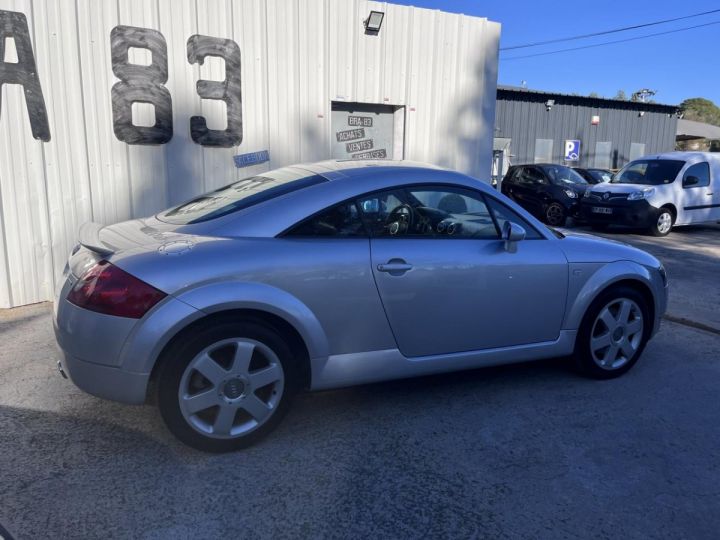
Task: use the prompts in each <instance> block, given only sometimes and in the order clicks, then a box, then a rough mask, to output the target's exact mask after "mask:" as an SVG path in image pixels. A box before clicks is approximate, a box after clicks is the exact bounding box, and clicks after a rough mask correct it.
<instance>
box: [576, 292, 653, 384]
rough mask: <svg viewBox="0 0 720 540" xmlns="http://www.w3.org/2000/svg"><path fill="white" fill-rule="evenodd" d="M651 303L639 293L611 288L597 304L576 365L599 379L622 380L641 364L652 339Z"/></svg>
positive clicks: (578, 348) (592, 307) (587, 319)
mask: <svg viewBox="0 0 720 540" xmlns="http://www.w3.org/2000/svg"><path fill="white" fill-rule="evenodd" d="M651 325H652V321H651V320H650V310H649V307H648V305H647V301H646V300H645V298H644V297H643V295H642V294H640V293H639V292H638V291H637V290H635V289H633V288H631V287H627V286H620V287H614V288H611V289H609V290H607V291H605V292H603V293H601V294H600V296H598V298H596V299H595V301H593V303H592V304H591V305H590V308H589V309H588V311H587V313H586V314H585V317H584V318H583V322H582V325H581V327H580V331H579V332H578V336H577V341H576V343H575V362H576V365H577V367H578V369H579V370H580V371H581V372H582V373H583V374H585V375H587V376H589V377H592V378H595V379H612V378H614V377H619V376H620V375H622V374H623V373H626V372H627V371H629V370H630V368H632V367H633V366H634V365H635V363H637V361H638V358H640V355H641V354H642V351H643V349H644V348H645V345H646V344H647V341H648V339H649V337H650V329H651Z"/></svg>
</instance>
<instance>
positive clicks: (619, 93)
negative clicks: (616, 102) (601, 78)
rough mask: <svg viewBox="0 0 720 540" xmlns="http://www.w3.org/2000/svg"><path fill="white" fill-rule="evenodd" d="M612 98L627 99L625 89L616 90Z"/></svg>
mask: <svg viewBox="0 0 720 540" xmlns="http://www.w3.org/2000/svg"><path fill="white" fill-rule="evenodd" d="M613 99H620V100H622V101H627V94H626V93H625V90H618V91H617V94H615V97H614V98H613Z"/></svg>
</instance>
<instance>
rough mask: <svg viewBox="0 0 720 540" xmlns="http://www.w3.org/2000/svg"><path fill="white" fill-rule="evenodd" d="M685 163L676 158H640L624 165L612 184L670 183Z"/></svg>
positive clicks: (657, 184) (647, 184)
mask: <svg viewBox="0 0 720 540" xmlns="http://www.w3.org/2000/svg"><path fill="white" fill-rule="evenodd" d="M683 165H685V162H684V161H680V160H676V159H641V160H638V161H632V162H630V163H628V164H627V165H625V167H623V168H622V169H621V170H620V172H619V173H617V174H616V175H615V176H614V177H613V179H612V180H610V182H611V183H613V184H641V185H645V186H659V185H661V184H670V183H672V182H673V180H675V177H676V176H677V174H678V173H679V172H680V169H682V167H683Z"/></svg>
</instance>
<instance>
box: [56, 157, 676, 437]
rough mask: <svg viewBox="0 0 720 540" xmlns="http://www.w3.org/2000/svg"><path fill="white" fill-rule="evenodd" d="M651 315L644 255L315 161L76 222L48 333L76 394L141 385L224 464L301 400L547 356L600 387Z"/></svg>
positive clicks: (406, 169) (652, 322)
mask: <svg viewBox="0 0 720 540" xmlns="http://www.w3.org/2000/svg"><path fill="white" fill-rule="evenodd" d="M666 302H667V281H666V275H665V270H664V269H663V267H662V265H661V264H660V263H659V262H658V260H657V259H655V258H654V257H652V256H651V255H649V254H647V253H645V252H643V251H641V250H638V249H635V248H632V247H630V246H626V245H623V244H620V243H617V242H609V241H606V240H603V239H600V238H596V237H594V236H592V235H582V234H576V235H568V236H565V235H563V234H561V233H559V232H555V231H553V230H551V229H548V228H547V227H545V226H544V225H543V224H542V223H540V222H539V221H538V220H536V219H535V218H533V217H532V216H531V215H530V214H528V213H527V212H525V211H524V210H523V209H522V208H520V207H519V206H517V205H516V204H515V203H513V202H512V201H510V200H509V199H507V198H506V197H504V196H503V195H501V194H499V193H497V192H496V191H495V190H493V189H492V188H491V187H490V186H489V185H487V184H485V183H483V182H479V181H477V180H475V179H473V178H470V177H468V176H465V175H463V174H460V173H457V172H452V171H447V170H442V169H433V168H428V167H425V166H420V165H414V164H411V163H407V162H399V163H397V164H393V163H392V162H386V161H384V162H324V163H318V164H313V165H298V166H294V167H286V168H283V169H278V170H275V171H271V172H267V173H262V174H260V175H258V176H255V177H252V178H248V179H245V180H241V181H238V182H235V183H233V184H230V185H229V186H226V187H224V188H221V189H218V190H217V191H213V192H211V193H208V194H206V195H203V196H200V197H197V198H195V199H193V200H191V201H189V202H186V203H183V204H181V205H179V206H176V207H174V208H171V209H169V210H166V211H164V212H161V213H159V214H158V215H156V216H154V217H150V218H146V219H135V220H132V221H127V222H124V223H118V224H116V225H110V226H107V227H102V226H100V225H97V224H92V223H90V224H86V225H84V226H83V227H82V228H81V231H80V244H79V245H78V246H77V247H76V248H75V249H74V250H73V251H72V255H71V256H70V259H69V262H68V265H67V267H66V269H65V273H64V283H63V284H62V286H61V287H60V290H59V292H58V295H57V298H56V302H55V315H54V325H55V333H56V336H57V341H58V343H59V345H60V348H61V350H62V353H63V354H62V355H61V360H60V362H59V368H60V371H61V373H64V374H66V375H68V376H69V377H70V378H71V379H72V381H73V382H74V383H75V384H76V385H77V386H78V387H80V388H81V389H83V390H85V391H86V392H89V393H91V394H94V395H96V396H99V397H102V398H107V399H112V400H117V401H121V402H125V403H143V402H144V401H145V400H146V396H147V394H148V392H149V390H148V389H149V388H156V389H157V390H156V391H157V402H158V404H159V408H160V412H161V415H162V418H163V419H164V421H165V423H166V424H167V426H168V428H169V429H170V431H171V432H172V433H174V434H175V435H176V436H177V437H178V438H179V439H180V440H182V441H184V442H185V443H187V444H189V445H191V446H193V447H195V448H199V449H202V450H208V451H226V450H232V449H236V448H240V447H244V446H247V445H248V444H251V443H253V442H254V441H256V440H258V439H259V438H260V437H262V436H264V435H266V434H267V433H268V432H269V431H270V430H272V429H273V427H275V426H276V425H277V424H278V422H280V420H281V418H282V416H283V415H284V414H285V413H286V412H287V410H288V408H289V407H290V403H291V400H292V397H293V395H294V394H295V393H296V392H297V391H298V390H300V389H303V388H305V389H310V390H321V389H327V388H337V387H342V386H349V385H355V384H362V383H369V382H373V381H383V380H387V379H396V378H402V377H412V376H417V375H427V374H431V373H439V372H445V371H453V370H462V369H468V368H477V367H481V366H489V365H497V364H505V363H511V362H519V361H525V360H535V359H540V358H548V357H563V356H566V355H574V359H575V363H576V366H577V367H578V368H579V369H580V370H581V371H582V372H583V373H585V374H586V375H588V376H591V377H595V378H599V379H608V378H612V377H617V376H619V375H621V374H623V373H625V372H626V371H628V370H629V369H630V368H631V367H632V366H633V365H634V364H635V363H636V362H637V360H638V358H639V357H640V354H641V353H642V351H643V348H644V347H645V344H646V343H647V341H648V339H650V337H651V336H653V335H654V334H655V332H656V331H657V330H658V328H659V324H660V318H661V317H662V315H663V313H664V311H665V306H666ZM151 382H152V384H151Z"/></svg>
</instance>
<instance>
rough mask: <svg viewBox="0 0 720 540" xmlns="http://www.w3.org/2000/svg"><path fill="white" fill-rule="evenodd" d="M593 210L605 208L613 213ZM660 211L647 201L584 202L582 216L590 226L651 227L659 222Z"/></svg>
mask: <svg viewBox="0 0 720 540" xmlns="http://www.w3.org/2000/svg"><path fill="white" fill-rule="evenodd" d="M593 208H603V209H608V210H610V212H611V213H609V214H608V213H600V212H596V211H593ZM657 213H658V209H657V208H655V207H654V206H652V205H651V204H650V203H649V202H647V201H646V200H640V201H624V202H618V203H607V202H599V201H586V200H583V201H582V206H581V210H580V215H581V217H582V219H583V220H584V221H587V222H588V223H590V224H601V225H625V226H627V227H649V226H650V225H652V224H653V223H655V221H656V220H657Z"/></svg>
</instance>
